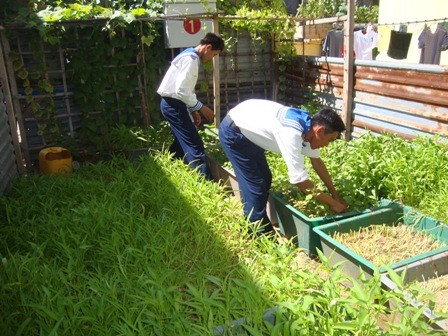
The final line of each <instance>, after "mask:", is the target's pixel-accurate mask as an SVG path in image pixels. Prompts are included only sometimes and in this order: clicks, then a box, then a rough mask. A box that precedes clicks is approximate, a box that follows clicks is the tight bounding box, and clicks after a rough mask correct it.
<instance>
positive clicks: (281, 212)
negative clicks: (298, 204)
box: [271, 193, 371, 255]
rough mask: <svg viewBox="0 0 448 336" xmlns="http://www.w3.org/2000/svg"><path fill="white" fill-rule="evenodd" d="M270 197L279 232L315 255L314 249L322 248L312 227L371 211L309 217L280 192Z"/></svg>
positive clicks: (308, 252)
mask: <svg viewBox="0 0 448 336" xmlns="http://www.w3.org/2000/svg"><path fill="white" fill-rule="evenodd" d="M271 199H272V200H273V203H274V206H275V211H276V213H277V220H278V225H279V227H280V232H281V233H282V235H284V236H285V237H287V238H288V239H290V238H292V237H295V238H294V242H295V243H296V245H298V246H299V247H301V248H303V249H304V251H305V253H307V254H308V255H317V251H316V249H320V250H322V245H321V241H320V238H319V236H318V235H317V234H316V233H315V232H314V231H313V228H314V227H317V226H319V225H322V224H327V223H333V222H337V221H340V220H342V219H345V218H350V217H354V216H359V215H361V214H363V213H366V212H370V211H371V210H365V211H351V212H345V213H343V214H337V215H330V216H325V217H316V218H310V217H308V216H306V215H305V214H304V213H302V212H301V211H299V210H297V209H296V208H294V207H293V206H292V205H291V204H289V203H287V202H286V201H285V200H284V199H283V198H282V196H281V195H280V194H276V193H272V194H271Z"/></svg>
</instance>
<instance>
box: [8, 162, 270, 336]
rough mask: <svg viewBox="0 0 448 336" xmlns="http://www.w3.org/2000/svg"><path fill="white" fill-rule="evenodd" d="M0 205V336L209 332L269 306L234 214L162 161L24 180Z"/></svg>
mask: <svg viewBox="0 0 448 336" xmlns="http://www.w3.org/2000/svg"><path fill="white" fill-rule="evenodd" d="M0 205H1V208H0V220H1V226H0V235H1V237H2V239H1V242H0V254H1V258H2V265H1V267H0V278H1V282H2V287H1V292H0V298H1V300H0V302H1V303H0V307H1V311H2V312H3V314H1V317H0V325H1V326H0V333H1V334H2V335H11V334H16V333H18V334H24V335H31V334H33V335H34V334H46V335H49V334H59V335H62V334H63V335H80V334H89V335H112V334H123V335H135V334H141V335H211V334H214V333H217V332H225V329H226V328H225V327H224V328H220V329H216V328H215V327H216V326H226V325H228V324H229V322H230V321H232V320H235V319H238V318H241V317H242V316H252V317H253V318H254V321H253V322H254V323H257V320H258V323H260V320H261V319H262V315H263V312H264V311H265V310H266V309H268V308H269V307H271V306H272V302H270V301H269V299H267V296H266V295H264V294H263V293H262V291H261V290H260V287H259V285H258V284H257V281H256V280H255V279H254V278H253V277H252V275H251V274H250V272H249V271H248V270H247V267H246V266H243V265H242V264H241V263H240V261H239V259H238V253H236V252H235V251H238V250H242V249H245V248H247V247H248V244H249V248H250V244H251V242H250V240H247V239H246V238H247V237H244V235H242V234H241V229H242V228H243V226H244V223H241V220H240V212H239V211H238V210H239V209H235V205H234V204H233V203H232V202H230V201H229V199H228V198H226V194H225V192H224V191H223V189H222V187H219V186H218V185H217V184H215V183H211V182H207V181H203V180H200V181H199V182H198V177H197V175H196V174H195V173H192V172H191V171H190V170H188V169H186V167H185V166H184V165H183V164H182V162H180V161H179V162H177V161H170V159H169V158H168V157H167V156H164V155H155V156H154V157H152V156H149V155H148V156H145V157H144V158H143V159H141V160H138V161H134V162H129V161H127V160H125V159H124V158H122V157H117V158H115V159H113V160H112V161H110V162H108V163H101V162H100V163H98V164H95V165H84V166H83V167H81V169H79V170H77V171H75V172H73V173H72V174H68V175H62V176H37V175H33V176H24V177H21V178H19V179H17V180H16V181H15V183H14V185H13V187H12V188H11V191H10V192H9V193H8V195H7V196H5V197H2V198H1V199H0ZM238 228H239V229H238ZM229 238H230V239H229ZM233 238H234V239H233ZM232 242H233V243H232ZM252 243H253V242H252ZM232 250H233V251H232ZM247 254H250V251H249V253H247ZM246 322H248V323H250V318H249V320H247V321H246Z"/></svg>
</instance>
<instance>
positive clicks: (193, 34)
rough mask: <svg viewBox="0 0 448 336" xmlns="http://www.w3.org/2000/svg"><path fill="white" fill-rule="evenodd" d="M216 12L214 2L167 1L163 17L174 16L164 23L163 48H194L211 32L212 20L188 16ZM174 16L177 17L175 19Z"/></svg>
mask: <svg viewBox="0 0 448 336" xmlns="http://www.w3.org/2000/svg"><path fill="white" fill-rule="evenodd" d="M215 11H216V2H215V1H207V5H204V4H203V3H201V2H200V1H181V0H180V1H167V2H165V15H166V16H174V17H173V18H171V19H169V18H168V19H167V20H166V21H165V47H166V48H186V47H195V46H197V45H198V44H199V41H200V40H201V39H202V38H203V37H204V36H205V34H207V33H209V32H212V30H213V27H212V24H213V20H211V19H210V20H208V19H207V20H204V19H197V18H193V17H192V18H189V17H188V15H194V14H205V13H212V12H215ZM175 16H178V18H176V17H175Z"/></svg>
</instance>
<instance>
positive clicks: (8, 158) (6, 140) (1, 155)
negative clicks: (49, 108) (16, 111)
mask: <svg viewBox="0 0 448 336" xmlns="http://www.w3.org/2000/svg"><path fill="white" fill-rule="evenodd" d="M17 175H18V169H17V164H16V156H15V154H14V147H13V144H12V138H11V132H10V126H9V122H8V115H7V111H6V105H5V104H4V102H3V91H2V88H1V87H0V195H2V194H3V193H4V192H5V191H6V188H7V187H8V184H9V183H10V182H11V180H12V179H13V178H14V177H16V176H17Z"/></svg>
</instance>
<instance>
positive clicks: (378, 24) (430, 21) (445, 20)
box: [374, 17, 448, 26]
mask: <svg viewBox="0 0 448 336" xmlns="http://www.w3.org/2000/svg"><path fill="white" fill-rule="evenodd" d="M447 21H448V17H446V18H441V19H431V20H420V21H407V22H397V23H374V25H376V26H397V25H408V24H413V23H436V22H447Z"/></svg>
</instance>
